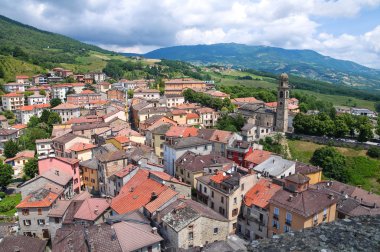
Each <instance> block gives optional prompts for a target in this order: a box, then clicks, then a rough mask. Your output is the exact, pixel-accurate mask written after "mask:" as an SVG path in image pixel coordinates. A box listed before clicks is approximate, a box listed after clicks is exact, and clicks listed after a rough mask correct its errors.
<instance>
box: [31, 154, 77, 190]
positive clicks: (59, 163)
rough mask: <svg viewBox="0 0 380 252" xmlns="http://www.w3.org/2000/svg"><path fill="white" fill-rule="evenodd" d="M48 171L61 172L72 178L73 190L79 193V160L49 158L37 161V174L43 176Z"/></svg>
mask: <svg viewBox="0 0 380 252" xmlns="http://www.w3.org/2000/svg"><path fill="white" fill-rule="evenodd" d="M50 169H55V170H58V171H63V172H65V173H67V174H70V175H72V176H73V190H74V192H75V193H80V191H81V188H80V174H79V160H78V159H75V158H62V157H49V158H45V159H40V160H38V173H39V174H43V173H45V172H47V171H49V170H50Z"/></svg>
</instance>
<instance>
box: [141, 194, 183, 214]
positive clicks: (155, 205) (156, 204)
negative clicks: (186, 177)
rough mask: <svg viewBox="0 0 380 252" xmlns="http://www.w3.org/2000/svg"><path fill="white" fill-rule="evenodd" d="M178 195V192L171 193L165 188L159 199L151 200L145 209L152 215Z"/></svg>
mask: <svg viewBox="0 0 380 252" xmlns="http://www.w3.org/2000/svg"><path fill="white" fill-rule="evenodd" d="M177 194H178V192H176V191H173V190H172V189H170V188H167V189H166V190H165V191H163V192H162V193H161V194H160V195H159V197H158V198H157V199H156V200H153V201H151V202H149V203H148V204H146V206H145V208H146V210H148V211H149V212H150V213H154V212H155V211H157V209H159V208H160V207H162V206H163V205H164V204H165V203H167V202H168V201H169V200H171V199H172V198H173V197H175V196H176V195H177Z"/></svg>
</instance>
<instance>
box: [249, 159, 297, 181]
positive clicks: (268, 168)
mask: <svg viewBox="0 0 380 252" xmlns="http://www.w3.org/2000/svg"><path fill="white" fill-rule="evenodd" d="M253 169H254V170H255V171H256V172H258V173H260V174H261V175H262V176H264V177H270V178H285V177H287V176H290V175H292V174H295V171H296V162H294V161H290V160H287V159H283V158H282V157H280V156H276V155H271V156H270V158H268V159H267V160H265V161H264V162H262V163H261V164H259V165H257V166H255V167H254V168H253Z"/></svg>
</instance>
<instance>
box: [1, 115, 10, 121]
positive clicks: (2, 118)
mask: <svg viewBox="0 0 380 252" xmlns="http://www.w3.org/2000/svg"><path fill="white" fill-rule="evenodd" d="M7 120H8V119H7V118H6V117H5V116H3V115H0V121H7Z"/></svg>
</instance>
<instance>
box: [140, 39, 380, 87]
mask: <svg viewBox="0 0 380 252" xmlns="http://www.w3.org/2000/svg"><path fill="white" fill-rule="evenodd" d="M141 56H144V57H146V58H154V59H162V58H164V59H171V60H181V61H187V62H190V63H194V64H198V65H212V64H218V65H225V66H227V65H228V66H232V67H235V68H251V69H256V70H259V71H265V72H270V73H276V74H278V73H281V72H288V73H290V74H294V75H298V76H301V77H306V78H312V79H316V80H321V81H327V82H331V83H335V84H342V85H346V86H351V87H355V88H360V89H372V88H375V89H380V70H377V69H372V68H369V67H366V66H362V65H360V64H358V63H355V62H353V61H348V60H339V59H335V58H332V57H330V56H325V55H322V54H320V53H318V52H316V51H313V50H310V49H284V48H279V47H271V46H252V45H244V44H237V43H220V44H212V45H185V46H172V47H166V48H160V49H156V50H153V51H151V52H148V53H146V54H143V55H141Z"/></svg>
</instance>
